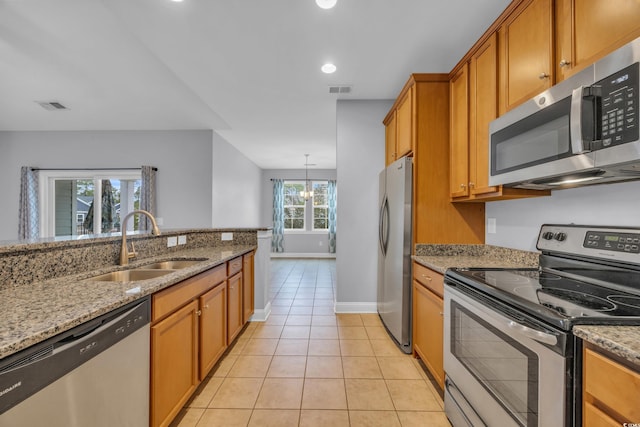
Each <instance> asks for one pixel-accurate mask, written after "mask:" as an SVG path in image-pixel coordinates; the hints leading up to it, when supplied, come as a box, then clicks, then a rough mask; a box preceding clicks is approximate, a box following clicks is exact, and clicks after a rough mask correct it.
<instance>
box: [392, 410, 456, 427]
mask: <svg viewBox="0 0 640 427" xmlns="http://www.w3.org/2000/svg"><path fill="white" fill-rule="evenodd" d="M398 418H400V424H401V425H402V427H425V426H428V427H451V424H449V420H448V419H447V416H446V415H445V414H444V412H419V411H406V412H405V411H398Z"/></svg>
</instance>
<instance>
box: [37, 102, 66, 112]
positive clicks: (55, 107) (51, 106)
mask: <svg viewBox="0 0 640 427" xmlns="http://www.w3.org/2000/svg"><path fill="white" fill-rule="evenodd" d="M36 103H38V105H40V106H41V107H42V108H44V109H45V110H48V111H60V110H68V108H67V107H65V106H64V105H62V104H61V103H60V102H58V101H36Z"/></svg>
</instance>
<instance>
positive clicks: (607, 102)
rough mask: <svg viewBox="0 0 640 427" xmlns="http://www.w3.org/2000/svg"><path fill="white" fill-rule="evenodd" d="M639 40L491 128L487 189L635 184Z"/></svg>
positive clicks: (639, 166) (639, 150)
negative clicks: (497, 187) (624, 182)
mask: <svg viewBox="0 0 640 427" xmlns="http://www.w3.org/2000/svg"><path fill="white" fill-rule="evenodd" d="M639 61H640V38H638V39H636V40H634V41H633V42H631V43H629V44H627V45H625V46H623V47H621V48H620V49H618V50H616V51H614V52H613V53H611V54H609V55H608V56H606V57H605V58H603V59H601V60H600V61H598V62H596V63H594V64H592V65H591V66H589V67H588V68H586V69H584V70H582V71H580V72H578V73H576V74H575V75H573V76H571V77H570V78H568V79H567V80H564V81H562V82H560V83H558V84H557V85H555V86H553V87H552V88H550V89H548V90H546V91H544V92H542V93H541V94H539V95H538V96H536V97H534V98H533V99H531V100H529V101H527V102H526V103H524V104H522V105H520V106H518V107H516V108H514V109H513V110H511V111H509V112H507V113H506V114H504V115H503V116H501V117H499V118H498V119H496V120H494V121H493V122H491V124H490V126H489V133H490V144H489V185H504V186H508V187H516V188H529V189H554V188H567V187H575V186H579V185H589V184H598V183H607V182H616V181H628V180H633V179H640V141H639V138H638V131H639V126H638V107H639V105H638V104H639V98H638V93H639V92H640V87H639V80H640V66H639Z"/></svg>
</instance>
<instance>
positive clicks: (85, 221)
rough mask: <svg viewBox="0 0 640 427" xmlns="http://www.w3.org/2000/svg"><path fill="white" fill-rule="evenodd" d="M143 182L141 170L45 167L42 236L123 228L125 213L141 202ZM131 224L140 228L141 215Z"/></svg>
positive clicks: (41, 189)
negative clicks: (122, 217)
mask: <svg viewBox="0 0 640 427" xmlns="http://www.w3.org/2000/svg"><path fill="white" fill-rule="evenodd" d="M141 183H142V181H141V174H140V171H131V170H122V171H118V170H115V171H113V170H108V171H100V170H95V171H93V170H91V171H82V170H78V171H67V170H65V171H55V170H53V171H41V172H40V183H39V188H40V201H41V203H40V230H41V236H42V237H54V236H80V235H85V234H99V233H112V232H119V231H121V229H120V218H121V215H126V214H127V213H129V212H131V211H133V210H135V209H138V207H139V206H140V185H141ZM96 212H99V213H100V214H95V213H96ZM128 225H129V227H131V228H128V229H129V230H137V229H138V218H137V217H135V218H134V221H132V222H130V223H129V224H128Z"/></svg>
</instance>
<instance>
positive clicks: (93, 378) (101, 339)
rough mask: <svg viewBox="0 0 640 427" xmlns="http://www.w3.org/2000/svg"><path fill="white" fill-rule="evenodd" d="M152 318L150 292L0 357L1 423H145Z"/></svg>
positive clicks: (72, 426) (17, 426) (28, 426)
mask: <svg viewBox="0 0 640 427" xmlns="http://www.w3.org/2000/svg"><path fill="white" fill-rule="evenodd" d="M149 318H150V303H149V298H148V297H147V298H145V299H143V300H139V301H136V302H134V303H131V304H128V305H126V306H124V307H121V308H119V309H117V310H114V311H112V312H110V313H107V314H105V315H103V316H101V317H98V318H96V319H93V320H91V321H88V322H86V323H84V324H82V325H79V326H77V327H75V328H73V329H71V330H69V331H66V332H63V333H61V334H59V335H57V336H55V337H53V338H50V339H48V340H46V341H44V342H42V343H39V344H36V345H34V346H33V347H30V348H27V349H25V350H23V351H20V352H19V353H16V354H14V355H11V356H9V357H7V358H5V359H3V360H2V361H0V426H1V427H9V426H11V427H35V426H48V427H87V426H91V427H114V426H118V427H123V426H125V427H129V426H130V427H145V426H148V425H149Z"/></svg>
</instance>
